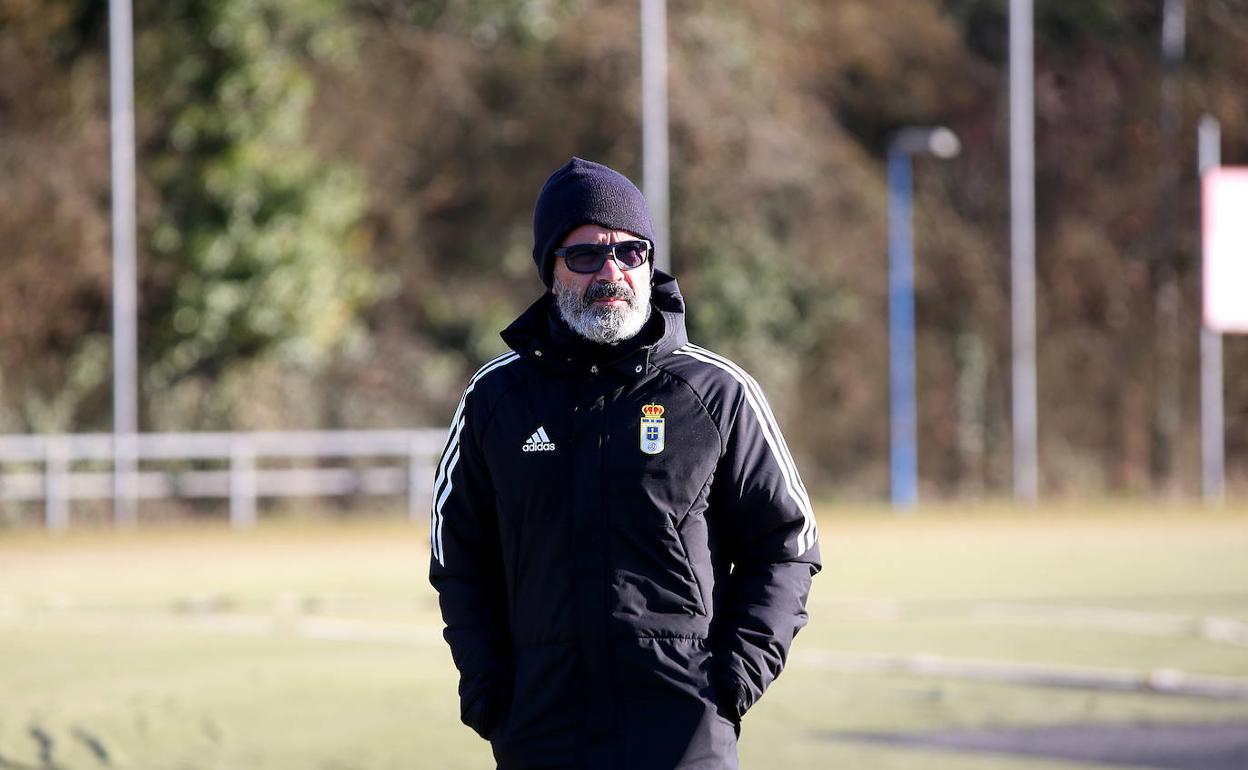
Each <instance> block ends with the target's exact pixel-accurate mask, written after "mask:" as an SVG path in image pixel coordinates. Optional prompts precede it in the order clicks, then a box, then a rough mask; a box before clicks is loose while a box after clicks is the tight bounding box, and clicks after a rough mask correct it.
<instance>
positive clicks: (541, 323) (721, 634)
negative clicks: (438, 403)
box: [430, 272, 820, 770]
mask: <svg viewBox="0 0 1248 770" xmlns="http://www.w3.org/2000/svg"><path fill="white" fill-rule="evenodd" d="M551 301H552V298H551V296H550V295H549V294H546V295H544V296H543V297H542V299H540V300H538V302H536V303H535V304H534V305H533V306H532V307H530V308H529V310H528V311H526V312H525V313H524V314H523V315H522V316H521V317H520V318H519V319H517V320H516V322H515V323H513V324H512V325H511V326H510V327H508V329H507V330H506V331H504V332H503V338H504V340H506V342H507V343H508V344H509V345H510V346H511V348H512V351H511V352H508V353H506V354H504V355H502V356H499V357H498V358H496V359H494V360H493V361H491V362H489V363H488V364H486V365H485V366H483V367H482V368H481V370H480V371H478V372H477V373H476V375H475V376H474V377H473V378H472V380H471V382H470V383H469V384H468V387H467V389H466V391H465V392H464V397H463V399H462V400H461V402H460V404H459V408H458V409H457V410H456V412H455V416H454V419H453V421H452V425H451V430H450V436H449V437H448V440H447V445H446V449H445V451H444V452H443V455H442V458H441V461H440V462H439V464H438V469H437V475H436V477H435V480H434V500H433V508H432V512H431V513H432V521H431V546H432V559H431V565H430V579H431V581H432V583H433V585H434V587H435V588H436V589H437V591H438V594H439V601H440V604H441V608H442V616H443V619H444V620H445V622H446V630H445V632H444V635H445V637H446V641H447V642H448V643H449V645H450V647H451V654H452V657H453V658H454V661H455V665H456V667H457V668H458V669H459V672H460V687H459V694H460V699H461V716H462V718H463V721H464V722H465V723H466V724H467V725H469V726H470V727H472V728H473V729H474V730H476V731H477V732H478V733H480V734H481V735H482V736H483V737H485V738H487V739H489V741H490V742H491V744H492V746H493V750H494V755H495V758H496V759H497V761H498V766H499V767H500V768H539V767H540V768H617V769H619V770H664V769H665V768H705V769H706V770H711V769H712V768H713V769H714V770H720V769H721V768H735V767H736V766H737V750H736V736H737V733H738V731H739V727H738V725H739V721H740V719H741V716H742V715H743V714H744V713H745V711H746V710H747V709H748V708H749V707H750V706H751V705H752V704H753V703H754V702H755V701H757V700H758V698H759V697H760V696H761V695H762V694H763V691H764V690H766V689H767V686H768V685H769V684H770V683H771V682H772V680H774V679H775V678H776V676H777V675H778V674H779V673H780V670H781V668H782V667H783V666H784V661H785V657H786V655H787V653H788V649H789V645H790V643H791V642H792V640H793V636H794V635H795V634H796V633H797V631H798V630H799V629H800V628H801V627H802V626H803V625H805V623H806V610H805V605H806V597H807V594H808V592H809V590H810V583H811V577H812V576H813V575H814V574H815V573H816V572H818V570H819V567H820V564H819V549H818V545H817V532H816V527H815V519H814V515H813V513H812V511H811V507H810V501H809V499H808V498H807V494H806V490H805V488H804V487H803V486H802V481H801V479H800V478H799V477H798V473H797V468H796V466H795V465H794V463H793V459H792V457H791V456H790V455H789V451H788V448H787V447H786V446H785V442H784V439H783V437H781V435H780V431H779V428H778V427H777V425H776V420H775V417H774V416H773V415H772V413H771V409H770V408H769V407H768V405H767V401H766V399H765V398H764V397H763V394H762V391H761V390H760V389H759V387H758V384H757V383H756V382H755V381H754V380H753V379H752V378H751V377H750V376H749V375H748V374H746V373H745V372H744V371H742V370H741V369H740V368H739V367H738V366H736V365H735V364H733V363H732V362H731V361H728V360H727V359H725V358H723V357H722V356H719V355H716V354H715V353H712V352H710V351H708V350H705V349H703V348H699V347H697V346H695V345H692V344H690V343H688V341H687V339H686V336H685V325H684V302H683V300H682V298H681V296H680V293H679V290H678V289H677V287H676V282H675V280H674V279H672V278H671V277H670V276H667V275H665V274H663V273H661V272H656V273H655V278H654V290H653V297H652V303H653V305H654V309H655V310H656V311H657V312H658V313H660V314H661V316H659V317H658V318H657V319H656V318H655V317H654V316H652V319H651V323H650V324H649V325H648V327H647V328H649V329H652V330H655V331H654V333H653V334H652V335H651V339H652V342H651V344H645V345H634V346H632V352H631V353H629V354H627V355H624V356H623V357H622V358H619V359H617V360H614V361H610V362H605V361H600V360H596V359H593V358H587V357H584V356H581V355H578V353H577V350H576V347H575V346H573V345H568V344H566V343H565V342H563V341H560V340H558V339H555V338H554V335H552V333H551V329H550V324H549V323H548V321H547V316H548V314H549V313H550V303H551Z"/></svg>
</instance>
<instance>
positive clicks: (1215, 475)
mask: <svg viewBox="0 0 1248 770" xmlns="http://www.w3.org/2000/svg"><path fill="white" fill-rule="evenodd" d="M1221 163H1222V129H1221V126H1219V125H1218V119H1217V118H1215V117H1213V116H1212V115H1205V116H1203V117H1202V118H1201V119H1200V129H1199V146H1198V148H1197V165H1198V168H1199V169H1200V176H1201V178H1202V179H1203V178H1204V175H1205V173H1206V172H1209V171H1212V170H1214V169H1216V168H1217V167H1218V166H1219V165H1220V164H1221ZM1201 200H1202V206H1203V203H1204V198H1203V186H1202V196H1201ZM1197 275H1201V273H1200V272H1199V271H1198V272H1197ZM1202 280H1203V278H1202ZM1201 316H1202V319H1203V316H1204V314H1203V313H1202V314H1201ZM1222 376H1223V375H1222V335H1221V334H1220V333H1219V332H1216V331H1213V330H1212V329H1210V328H1208V327H1207V326H1205V324H1204V321H1203V320H1202V321H1201V324H1200V482H1201V483H1200V488H1201V494H1202V497H1203V498H1204V501H1205V504H1206V505H1220V504H1221V503H1222V501H1223V499H1224V495H1225V491H1224V485H1225V478H1226V476H1225V468H1226V466H1225V452H1226V444H1225V442H1226V429H1225V425H1224V422H1223V420H1224V412H1223V403H1222Z"/></svg>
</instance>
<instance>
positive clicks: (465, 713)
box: [429, 386, 511, 739]
mask: <svg viewBox="0 0 1248 770" xmlns="http://www.w3.org/2000/svg"><path fill="white" fill-rule="evenodd" d="M477 401H478V396H477V394H474V393H473V392H472V387H471V386H469V389H468V391H467V392H466V393H465V394H464V398H463V399H462V400H461V401H460V405H459V408H458V409H457V410H456V412H455V417H454V419H453V420H452V423H451V428H450V433H449V436H448V437H447V442H446V448H445V449H444V450H443V451H442V456H441V459H440V461H439V462H438V466H437V473H436V475H435V477H434V484H433V505H432V508H431V510H430V547H431V558H430V563H429V580H430V582H431V583H432V584H433V587H434V589H435V590H436V591H437V592H438V603H439V605H440V607H441V609H442V619H443V621H444V622H445V623H446V628H445V630H444V631H443V636H444V637H445V639H446V641H447V644H449V645H450V648H451V657H452V658H453V659H454V661H455V667H456V668H457V669H458V670H459V675H460V678H459V697H460V718H461V719H462V720H463V722H464V724H466V725H468V726H469V727H471V728H472V729H473V730H475V731H476V732H477V733H478V734H480V735H481V736H482V737H483V738H487V739H488V737H489V735H490V732H491V731H492V730H493V728H494V725H495V723H496V722H497V721H498V719H499V717H500V714H501V712H502V711H503V709H504V708H505V706H506V704H507V702H508V700H509V699H510V692H509V691H510V687H511V673H510V671H511V662H510V660H511V654H510V647H509V643H508V639H509V636H508V634H507V610H506V607H507V603H506V598H505V597H506V587H505V583H504V580H503V556H502V548H501V546H500V542H499V534H498V520H497V517H496V511H495V507H494V487H493V484H492V482H491V479H490V474H489V471H488V469H487V468H486V465H485V463H484V461H483V457H482V452H481V448H480V443H479V432H480V430H481V428H482V424H481V415H482V411H483V410H482V409H481V408H480V404H479V403H477Z"/></svg>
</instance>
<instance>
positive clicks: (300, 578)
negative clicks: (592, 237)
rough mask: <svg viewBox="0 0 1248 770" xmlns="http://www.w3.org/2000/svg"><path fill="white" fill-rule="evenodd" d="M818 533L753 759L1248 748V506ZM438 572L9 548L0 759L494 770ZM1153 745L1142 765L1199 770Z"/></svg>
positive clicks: (415, 562) (993, 517)
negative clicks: (460, 666)
mask: <svg viewBox="0 0 1248 770" xmlns="http://www.w3.org/2000/svg"><path fill="white" fill-rule="evenodd" d="M820 523H821V537H822V548H823V555H824V561H825V564H826V567H825V569H824V572H823V573H822V574H821V575H820V576H819V577H818V578H816V581H815V587H814V591H813V594H812V597H811V604H810V613H811V623H810V626H809V627H808V628H807V629H806V630H805V631H803V632H802V634H800V635H799V636H798V638H797V641H796V643H795V646H794V653H793V657H792V659H791V660H790V663H789V667H788V670H787V671H786V674H785V676H783V677H782V678H781V680H780V681H779V682H778V683H777V684H776V686H775V687H774V688H773V689H772V690H771V691H770V692H769V693H768V694H767V696H766V697H765V698H764V699H763V701H762V702H761V703H760V704H759V705H758V706H757V707H756V708H755V709H754V710H753V711H751V712H750V714H749V715H748V716H747V717H746V721H745V725H744V731H743V735H742V742H741V756H742V765H743V767H745V768H755V769H758V770H765V769H770V768H851V769H853V770H869V769H870V768H931V769H933V770H953V769H954V768H959V769H962V768H964V769H966V770H970V769H972V768H976V769H980V768H983V769H987V768H1001V769H1002V770H1023V769H1024V768H1031V769H1033V770H1040V769H1041V768H1045V769H1049V770H1057V769H1058V768H1066V769H1067V770H1073V769H1075V768H1085V769H1087V768H1095V767H1101V768H1107V767H1110V766H1111V765H1109V764H1107V760H1101V761H1099V763H1098V762H1094V761H1091V760H1087V759H1083V760H1071V759H1061V758H1055V757H1053V756H1048V757H1042V756H1036V755H1035V754H1037V753H1038V754H1044V753H1045V752H1043V751H1039V752H1033V754H1032V755H1023V754H1018V753H1011V752H1015V751H1016V750H1021V749H1020V748H1019V747H1022V746H1023V745H1024V744H1025V743H1026V741H1022V740H1021V739H1008V734H1007V739H1005V740H1003V741H998V742H997V743H995V744H994V743H993V741H992V740H990V739H984V736H985V735H989V736H990V734H995V733H993V731H996V732H1000V731H1001V730H1003V729H1007V728H1030V727H1044V726H1051V727H1059V726H1060V727H1061V728H1063V729H1066V728H1072V729H1073V728H1078V727H1081V726H1083V727H1087V726H1092V727H1096V728H1098V729H1099V730H1100V731H1101V732H1103V733H1104V734H1105V735H1111V734H1114V733H1113V729H1114V728H1116V727H1117V728H1127V727H1131V728H1132V729H1138V728H1139V726H1141V725H1144V726H1146V728H1147V729H1146V730H1145V734H1147V735H1151V736H1153V737H1154V738H1157V737H1158V736H1166V735H1169V734H1170V733H1168V732H1167V731H1168V730H1179V731H1180V732H1181V731H1182V728H1184V727H1185V726H1189V725H1206V726H1213V727H1212V729H1213V730H1214V731H1215V732H1216V733H1217V736H1220V737H1217V738H1216V740H1215V739H1209V738H1207V737H1202V738H1200V739H1199V740H1200V741H1202V742H1210V741H1212V744H1214V745H1217V741H1219V740H1221V741H1223V742H1225V741H1226V740H1227V736H1230V738H1229V740H1230V744H1228V745H1231V749H1228V750H1227V751H1230V752H1232V754H1233V751H1234V750H1235V748H1234V746H1235V745H1239V744H1236V743H1235V741H1237V740H1239V739H1241V738H1242V739H1243V746H1244V751H1246V752H1248V510H1246V509H1242V508H1241V509H1238V510H1230V511H1224V512H1221V513H1216V514H1215V513H1209V512H1205V511H1201V510H1198V509H1192V510H1177V509H1176V510H1164V511H1163V510H1158V509H1139V508H1132V507H1130V506H1125V505H1124V506H1097V507H1095V508H1094V509H1091V510H1089V509H1086V508H1081V507H1080V506H1077V505H1071V506H1067V507H1063V508H1045V509H1040V510H1037V511H1030V512H1026V513H1017V512H1009V511H1005V510H980V511H974V512H955V511H951V510H925V511H923V512H921V513H919V514H917V515H913V516H910V517H896V516H894V515H893V514H891V513H890V512H888V511H887V510H885V509H879V510H874V511H866V510H852V511H851V510H846V509H838V508H827V509H825V510H824V511H823V513H822V515H821V519H820ZM427 560H428V549H427V547H426V545H425V530H424V526H423V525H413V524H408V523H406V522H402V521H398V520H397V519H396V520H378V519H370V520H367V521H362V522H355V523H333V522H331V523H313V524H308V523H302V524H295V523H289V522H284V523H275V524H265V523H262V524H261V526H260V527H259V528H258V529H257V530H255V531H253V532H250V533H247V534H244V535H235V534H232V533H230V532H229V531H228V530H227V529H226V528H225V527H224V526H219V527H218V526H202V525H197V526H186V527H178V528H169V527H162V528H160V529H146V530H139V531H137V532H128V533H115V532H111V531H104V532H71V533H69V534H68V535H67V536H64V537H59V538H49V537H46V536H44V535H43V534H42V533H38V532H18V533H12V532H10V533H4V534H0V770H27V769H33V768H38V769H40V770H51V769H52V768H57V769H59V770H90V769H93V768H169V769H170V770H209V769H214V770H215V769H225V768H229V769H230V770H279V769H280V770H287V769H288V770H296V769H297V770H348V769H359V770H365V769H369V768H379V769H380V768H485V767H492V763H491V762H490V755H489V751H488V747H487V746H486V745H485V744H484V743H482V742H481V741H479V740H478V739H477V738H476V737H475V736H474V735H473V734H472V733H471V732H470V731H469V730H468V729H467V728H465V727H462V726H461V725H460V724H459V722H458V718H457V710H456V709H457V706H456V697H455V677H454V671H453V669H452V667H451V663H450V656H449V654H448V652H447V650H446V647H445V645H444V644H443V643H442V641H441V638H440V635H439V633H440V626H439V622H438V617H437V610H436V602H435V598H434V595H433V593H432V591H431V589H430V588H429V587H428V584H427V583H426V581H425V572H426V565H427ZM972 728H974V729H976V730H977V731H978V732H975V733H968V732H966V731H967V730H968V729H972ZM1080 734H1081V735H1083V736H1085V737H1084V738H1082V739H1081V740H1083V741H1085V742H1087V741H1091V742H1092V743H1096V740H1097V739H1096V736H1097V735H1098V734H1100V733H1098V732H1097V731H1090V732H1089V731H1084V732H1083V733H1080ZM968 735H971V736H976V735H978V736H979V737H980V740H979V743H980V744H985V745H988V746H990V747H991V746H995V747H996V748H995V749H994V751H992V752H989V753H985V752H983V751H979V750H972V749H971V748H968V746H967V742H966V738H967V736H968ZM1088 735H1091V736H1092V737H1091V738H1088V737H1086V736H1088ZM1202 735H1204V734H1203V733H1202ZM990 737H991V736H990ZM929 738H930V739H931V740H929ZM1011 740H1013V743H1011ZM1176 740H1177V741H1178V743H1183V741H1185V740H1186V741H1188V742H1189V743H1190V742H1191V740H1194V739H1191V740H1189V739H1187V738H1182V737H1180V738H1178V739H1176ZM932 742H936V743H941V742H944V743H945V745H946V747H944V748H932V747H931V746H930V745H925V744H930V743H932ZM970 742H971V743H975V741H974V740H971V741H970ZM1059 742H1061V743H1064V744H1065V745H1067V746H1073V745H1077V744H1078V743H1079V741H1078V740H1073V739H1068V740H1065V741H1059ZM1033 743H1034V741H1033ZM1041 743H1043V741H1041ZM1134 744H1135V745H1136V747H1137V749H1138V748H1139V747H1140V746H1141V745H1144V744H1141V743H1140V741H1139V740H1138V739H1137V740H1135V741H1134ZM949 746H953V747H954V748H949ZM959 746H960V748H959ZM981 748H982V746H981ZM1033 748H1034V747H1033ZM1180 748H1182V747H1180ZM1187 748H1189V749H1190V748H1191V747H1190V746H1188V747H1187ZM1223 754H1224V755H1225V756H1222V757H1221V759H1220V760H1219V759H1217V758H1213V759H1209V761H1208V762H1207V763H1206V764H1205V765H1203V766H1204V767H1220V765H1218V764H1217V761H1230V760H1227V757H1231V756H1232V754H1227V753H1226V751H1224V752H1223ZM1093 755H1095V752H1093ZM1156 756H1157V759H1156V760H1155V761H1156V762H1158V764H1149V763H1148V762H1145V761H1137V762H1136V765H1135V766H1142V767H1183V766H1184V765H1182V764H1180V763H1178V762H1177V760H1174V759H1173V758H1170V759H1167V758H1166V755H1165V754H1164V752H1162V753H1159V754H1157V755H1156ZM1211 756H1212V755H1211ZM1163 760H1164V761H1163ZM1118 766H1121V765H1118ZM1191 766H1192V767H1193V768H1195V767H1202V765H1200V764H1195V765H1191ZM1231 766H1233V765H1231ZM1239 766H1240V767H1245V766H1248V765H1239Z"/></svg>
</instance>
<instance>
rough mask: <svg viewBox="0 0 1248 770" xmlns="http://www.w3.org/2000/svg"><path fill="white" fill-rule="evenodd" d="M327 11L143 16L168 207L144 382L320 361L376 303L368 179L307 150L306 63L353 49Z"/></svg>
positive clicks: (240, 6) (244, 8)
mask: <svg viewBox="0 0 1248 770" xmlns="http://www.w3.org/2000/svg"><path fill="white" fill-rule="evenodd" d="M339 14H340V9H339V7H338V3H337V2H335V1H334V0H266V1H265V2H252V1H251V0H218V1H209V0H180V1H179V2H169V3H166V2H161V3H155V2H154V3H151V4H148V5H145V6H143V7H141V9H140V13H139V14H138V22H137V25H138V28H139V30H140V35H139V44H138V52H139V63H138V65H137V66H138V68H139V69H138V71H139V72H140V73H141V75H140V81H139V94H140V100H141V102H143V103H145V104H146V105H148V110H146V111H148V112H149V114H150V116H151V119H152V122H153V123H154V127H153V130H152V131H151V132H150V136H151V137H152V139H151V140H150V142H149V147H148V150H147V152H146V153H145V157H146V158H147V159H148V168H149V169H150V179H151V181H152V183H153V184H154V186H155V187H156V191H157V196H158V199H159V202H160V206H159V209H158V211H159V213H158V216H157V217H156V218H155V219H154V220H153V221H152V223H151V226H150V228H148V230H147V235H148V239H147V242H148V244H149V247H150V249H151V254H152V256H153V258H154V259H155V260H156V261H157V263H158V264H157V265H156V266H155V267H154V270H153V272H154V274H155V276H157V281H158V282H159V283H160V284H161V285H159V286H158V288H159V290H160V291H158V292H157V293H154V294H152V295H149V296H150V297H151V310H150V315H151V317H152V318H151V323H150V329H151V332H150V333H151V337H150V338H149V340H148V345H147V346H146V347H145V351H146V353H145V363H146V365H147V367H148V371H147V382H148V384H149V385H150V386H152V387H157V388H159V387H165V386H169V385H172V384H175V383H177V382H179V381H181V380H183V379H184V378H187V377H190V376H196V375H202V376H207V377H209V378H215V377H217V376H219V375H220V374H221V373H222V371H223V370H225V369H226V368H228V367H230V366H233V365H236V364H239V363H243V362H246V361H247V360H249V359H254V358H258V357H263V356H266V355H269V354H271V353H280V354H282V355H284V356H288V357H293V358H295V359H298V360H300V361H302V362H310V363H315V362H316V361H318V360H320V359H322V358H323V357H324V356H325V354H326V353H328V352H329V351H331V350H332V349H333V348H334V347H335V346H336V345H337V344H338V343H339V342H340V341H342V340H343V339H344V337H345V336H346V335H347V334H348V332H349V331H350V328H351V324H352V321H353V319H354V317H355V314H356V311H357V309H358V308H359V307H360V305H361V304H362V303H363V302H365V301H366V300H367V299H368V298H369V297H370V295H371V292H372V281H371V277H370V273H369V271H368V270H367V269H366V268H365V266H364V264H363V262H362V259H361V256H362V254H361V252H362V250H363V248H364V247H365V246H366V242H365V240H364V239H363V237H362V235H361V233H360V231H359V229H358V223H359V219H360V216H361V212H362V210H363V203H364V195H363V184H362V180H361V179H360V178H359V177H358V175H356V174H355V173H353V172H351V171H350V170H348V169H347V168H345V167H342V166H340V165H332V164H324V163H322V162H321V161H320V160H319V159H318V158H317V157H316V155H315V154H314V153H313V152H312V151H311V150H310V149H309V147H308V146H307V144H306V141H305V136H304V135H305V131H306V122H307V113H308V108H309V105H310V103H311V100H312V97H313V82H312V78H311V76H310V74H309V66H310V63H311V62H312V61H314V60H317V59H327V58H329V57H333V56H335V55H340V54H342V53H344V52H345V51H347V50H349V46H350V42H351V41H350V38H349V36H348V35H347V34H346V32H345V31H344V30H345V28H344V27H343V26H342V25H341V24H339V23H338V22H339V21H340V17H339Z"/></svg>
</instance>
